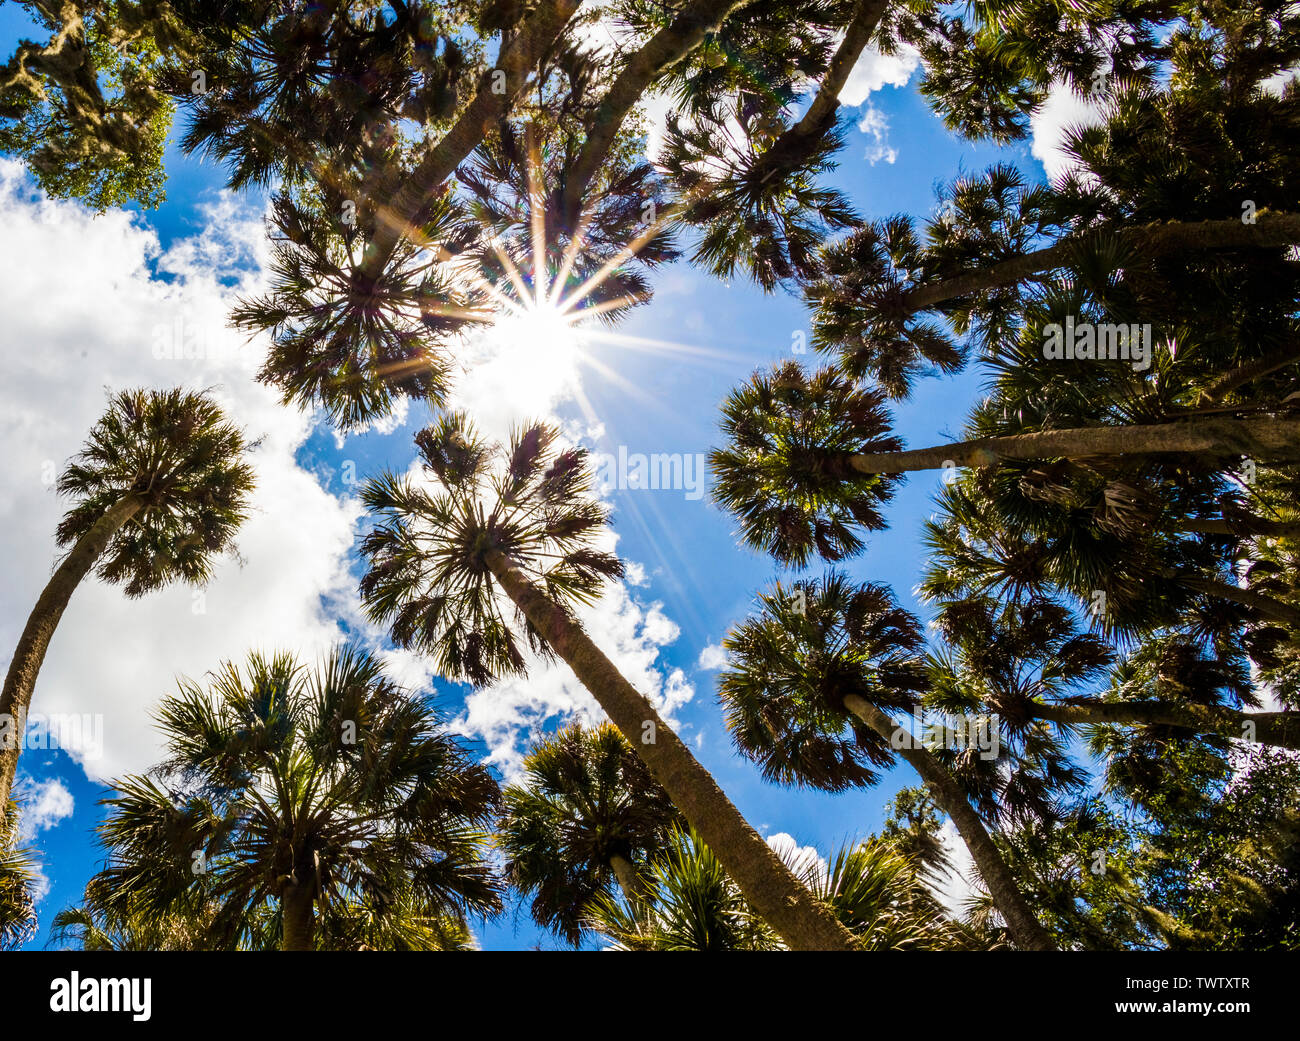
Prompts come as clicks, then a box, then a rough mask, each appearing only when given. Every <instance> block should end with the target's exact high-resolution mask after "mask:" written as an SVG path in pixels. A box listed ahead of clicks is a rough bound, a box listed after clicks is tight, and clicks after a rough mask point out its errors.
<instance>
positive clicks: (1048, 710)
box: [1029, 701, 1300, 749]
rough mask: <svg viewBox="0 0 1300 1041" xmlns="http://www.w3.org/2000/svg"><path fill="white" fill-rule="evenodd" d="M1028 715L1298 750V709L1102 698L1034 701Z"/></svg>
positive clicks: (1037, 717) (1299, 729)
mask: <svg viewBox="0 0 1300 1041" xmlns="http://www.w3.org/2000/svg"><path fill="white" fill-rule="evenodd" d="M1029 714H1030V715H1031V716H1033V717H1034V718H1035V719H1046V720H1050V721H1051V722H1053V723H1064V724H1066V725H1068V726H1079V725H1082V724H1086V723H1115V724H1118V725H1119V726H1126V725H1128V726H1151V725H1157V726H1172V727H1185V728H1186V729H1188V730H1193V731H1196V732H1197V733H1201V734H1222V735H1223V736H1225V737H1232V738H1236V739H1237V740H1239V741H1253V742H1256V743H1258V744H1261V745H1276V746H1277V747H1279V748H1296V749H1300V712H1240V711H1238V710H1237V709H1233V708H1228V707H1226V706H1222V705H1171V704H1169V703H1168V702H1162V701H1102V702H1097V703H1095V704H1091V705H1077V704H1076V705H1046V704H1035V705H1033V706H1032V707H1031V708H1030V710H1029ZM1252 735H1253V736H1252Z"/></svg>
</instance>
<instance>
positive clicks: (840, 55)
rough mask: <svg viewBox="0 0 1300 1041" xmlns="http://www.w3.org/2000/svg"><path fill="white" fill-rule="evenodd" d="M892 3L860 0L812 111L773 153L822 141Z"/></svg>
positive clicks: (782, 153)
mask: <svg viewBox="0 0 1300 1041" xmlns="http://www.w3.org/2000/svg"><path fill="white" fill-rule="evenodd" d="M888 6H889V0H859V2H858V6H857V10H855V11H854V13H853V18H852V20H851V21H850V22H849V24H848V27H847V28H846V29H845V30H844V38H843V39H842V40H841V41H840V45H839V47H838V48H837V49H836V51H835V55H834V57H832V58H831V63H830V65H829V66H828V67H827V69H826V74H825V75H824V76H823V77H822V80H821V83H820V84H819V85H818V87H817V95H816V97H814V98H813V102H812V104H811V105H809V106H808V111H807V112H805V113H804V114H803V117H802V118H801V119H800V120H799V122H797V123H796V124H795V125H794V126H792V127H790V129H788V130H786V131H785V132H784V133H782V134H781V135H780V136H779V137H777V139H776V141H774V142H773V144H772V148H771V149H770V150H769V151H770V153H772V154H774V155H778V156H781V157H786V156H790V155H797V154H799V152H800V148H801V145H802V146H806V144H807V143H808V142H810V141H817V140H820V139H821V138H822V137H823V136H824V135H825V134H826V132H827V131H828V130H830V129H831V127H833V126H834V125H835V119H836V116H837V115H838V114H839V110H840V91H842V90H843V89H844V84H845V83H847V82H848V79H849V75H850V73H852V72H853V69H854V67H855V66H856V65H857V64H858V59H859V58H861V57H862V52H863V51H864V50H866V48H867V44H868V43H870V42H871V34H872V33H874V32H875V31H876V26H877V25H879V24H880V18H881V16H882V15H883V14H884V13H885V8H886V7H888ZM762 162H763V158H762V157H760V159H759V163H760V164H761V163H762Z"/></svg>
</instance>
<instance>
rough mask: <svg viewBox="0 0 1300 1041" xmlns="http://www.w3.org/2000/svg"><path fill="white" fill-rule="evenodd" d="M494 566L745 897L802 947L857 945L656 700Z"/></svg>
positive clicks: (490, 561) (553, 609) (495, 553)
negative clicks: (674, 728) (701, 760)
mask: <svg viewBox="0 0 1300 1041" xmlns="http://www.w3.org/2000/svg"><path fill="white" fill-rule="evenodd" d="M486 563H487V565H488V567H489V568H490V569H491V571H492V574H493V576H494V577H495V578H496V579H497V581H498V582H499V583H500V584H501V588H502V589H504V590H505V592H506V595H507V596H509V597H510V599H511V600H512V601H513V602H514V604H515V606H516V607H518V608H519V610H520V611H521V612H522V613H523V615H524V617H525V618H527V619H528V621H529V622H530V623H532V625H533V628H534V629H536V630H537V632H539V633H540V634H541V635H542V637H543V639H545V640H546V642H547V643H548V644H549V645H550V647H551V649H552V650H553V651H554V652H555V653H556V654H557V655H559V656H560V657H561V658H563V659H564V661H565V662H566V663H567V664H568V665H569V667H570V668H571V669H572V670H573V672H574V674H575V675H576V676H577V677H578V679H579V681H581V683H582V685H583V686H584V687H586V688H587V690H589V691H590V692H591V694H592V696H593V697H595V699H596V701H597V702H599V703H600V707H601V708H603V709H604V710H605V712H606V714H607V715H608V716H609V718H610V719H611V720H612V721H613V722H614V725H615V726H617V727H618V728H619V730H621V731H622V732H623V736H624V737H626V738H627V740H628V741H629V742H630V743H631V745H632V747H633V748H635V749H636V751H637V753H638V754H639V755H640V756H641V758H642V759H643V760H644V761H645V764H646V766H647V767H648V768H649V769H650V773H651V774H652V775H653V776H654V778H655V780H657V781H658V782H659V783H660V784H661V785H663V787H664V790H665V791H667V792H668V795H669V797H670V798H671V799H672V800H673V802H674V803H675V804H676V806H677V808H678V809H679V810H681V811H682V815H683V816H684V817H685V818H686V820H687V821H688V822H689V823H690V824H691V826H692V827H694V828H695V830H696V831H697V832H699V834H700V836H701V838H703V840H704V841H705V843H707V844H708V846H709V848H710V849H712V850H713V852H714V853H715V854H717V857H718V860H719V861H720V862H721V863H722V866H723V867H724V868H725V869H726V871H727V873H728V874H729V875H730V876H731V877H732V879H734V880H735V882H736V884H737V885H738V886H739V887H740V891H741V892H742V893H743V894H744V895H745V898H746V899H747V900H748V901H749V902H750V904H752V905H753V907H754V909H755V910H756V911H757V912H758V913H759V914H760V915H761V916H762V917H763V918H764V919H765V920H766V921H767V923H768V924H769V925H771V926H772V928H773V929H775V930H776V931H777V933H779V934H780V936H781V937H782V939H784V940H785V942H786V943H787V944H788V945H789V946H790V947H791V948H792V949H794V950H834V951H848V950H853V949H855V946H856V945H855V943H854V939H853V935H852V934H851V933H850V932H849V931H848V930H847V929H845V928H844V927H843V926H842V925H841V924H840V923H839V922H838V921H837V920H836V918H835V916H834V915H833V914H832V913H831V911H830V910H829V908H827V907H826V906H825V905H824V904H822V903H820V902H819V901H817V900H816V899H815V898H814V897H813V895H812V893H810V892H809V891H808V889H807V888H806V887H804V886H803V885H801V884H800V882H799V881H798V879H796V878H795V877H794V875H792V874H791V873H790V871H789V869H788V868H787V867H786V866H785V865H784V864H782V863H781V860H780V858H779V857H777V855H776V854H775V853H774V852H773V851H772V849H771V848H770V847H769V846H768V844H767V843H766V842H764V841H763V840H762V838H760V837H759V834H758V832H756V831H755V830H754V829H753V828H751V827H750V826H749V824H748V823H747V822H746V820H745V818H744V817H742V816H741V815H740V811H739V810H737V809H736V807H735V806H734V805H732V803H731V800H729V799H728V798H727V796H726V795H725V794H724V793H723V791H722V789H721V788H719V787H718V785H717V782H715V781H714V780H713V777H712V776H711V775H710V774H709V772H708V771H707V770H705V769H704V767H703V766H701V765H700V763H699V761H698V760H697V759H696V758H695V757H694V756H693V755H691V753H690V750H689V749H688V748H687V747H686V745H684V744H683V743H682V741H681V739H680V738H678V736H677V735H676V734H675V733H673V731H672V730H671V729H670V728H669V727H668V726H667V724H665V723H664V721H663V720H662V719H660V718H659V714H658V713H657V712H655V710H654V707H653V706H652V705H651V704H650V702H649V701H648V700H647V699H646V698H645V696H644V695H642V694H641V693H640V692H639V691H637V690H636V688H635V687H633V686H632V684H630V683H628V681H627V680H626V679H624V678H623V675H622V674H621V673H620V672H619V671H618V669H617V668H616V667H615V666H614V664H613V662H611V661H610V660H609V659H608V658H607V657H606V656H605V655H604V654H603V653H602V652H601V650H600V648H599V647H597V646H596V645H595V644H594V643H593V642H592V641H591V638H590V637H589V636H587V634H586V633H585V632H584V631H583V629H582V627H581V626H580V625H578V624H577V623H576V622H575V621H573V619H571V618H570V617H569V616H568V614H567V613H566V612H565V611H564V609H563V608H561V607H560V606H559V605H558V604H556V603H555V601H553V600H552V599H551V598H550V597H548V596H547V595H546V594H545V593H544V592H542V591H541V590H540V589H538V588H536V587H535V586H534V585H533V584H532V583H531V582H530V581H529V580H528V579H527V578H526V577H525V576H524V575H522V574H521V573H520V572H518V571H517V570H515V568H514V567H512V566H511V564H510V562H509V561H508V560H507V559H506V557H505V555H504V554H502V553H501V551H500V550H492V551H491V552H489V553H488V555H487V558H486Z"/></svg>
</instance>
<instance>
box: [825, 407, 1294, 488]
mask: <svg viewBox="0 0 1300 1041" xmlns="http://www.w3.org/2000/svg"><path fill="white" fill-rule="evenodd" d="M1168 453H1178V454H1183V453H1187V454H1203V455H1210V456H1217V457H1226V456H1234V455H1247V456H1250V457H1251V458H1253V459H1261V460H1262V459H1270V458H1275V459H1296V458H1297V457H1300V420H1295V419H1278V418H1275V417H1272V416H1265V417H1253V418H1250V419H1226V418H1222V417H1216V418H1207V419H1199V420H1194V421H1190V422H1174V423H1151V424H1144V425H1138V426H1113V427H1109V426H1108V427H1079V428H1075V429H1071V430H1041V431H1037V432H1035V433H1031V434H1010V435H1007V436H1005V437H983V438H978V439H977V440H974V441H956V442H953V443H952V444H947V445H936V446H935V447H933V448H915V449H909V450H905V451H901V452H875V453H865V454H861V455H847V454H846V455H844V456H842V457H836V456H830V455H828V456H827V459H826V465H827V466H828V467H830V468H831V469H832V470H834V471H835V472H841V471H846V470H856V471H857V472H858V473H865V474H896V473H907V472H910V471H913V470H939V469H943V468H944V467H946V466H993V465H995V464H996V463H997V462H998V461H999V460H1000V459H1058V458H1064V459H1076V458H1080V457H1085V456H1113V455H1160V454H1168ZM846 475H847V474H846Z"/></svg>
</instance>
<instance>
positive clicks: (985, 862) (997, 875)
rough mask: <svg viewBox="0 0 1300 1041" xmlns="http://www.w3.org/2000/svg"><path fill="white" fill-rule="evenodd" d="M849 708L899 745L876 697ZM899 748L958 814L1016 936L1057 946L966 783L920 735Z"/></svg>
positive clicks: (851, 701) (1031, 946) (1026, 942)
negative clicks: (963, 785)
mask: <svg viewBox="0 0 1300 1041" xmlns="http://www.w3.org/2000/svg"><path fill="white" fill-rule="evenodd" d="M844 707H845V708H846V709H848V710H849V711H850V712H852V713H853V714H854V715H855V716H857V717H858V719H860V720H862V722H864V723H865V724H866V725H867V726H869V727H870V728H871V729H872V730H874V731H875V732H876V733H877V734H879V735H880V736H881V737H883V738H884V739H885V740H886V741H889V742H890V744H891V746H892V745H893V744H895V742H894V741H892V738H893V735H894V732H895V731H896V730H897V729H898V727H897V725H896V724H895V723H894V721H893V720H892V719H890V718H889V717H888V716H887V715H885V713H883V712H881V711H880V709H878V708H876V706H875V705H873V704H871V702H869V701H866V700H865V699H863V698H861V697H859V696H858V695H856V694H850V695H848V696H847V697H845V699H844ZM897 752H898V754H899V755H900V756H902V757H903V758H904V759H905V760H906V761H907V762H908V763H909V764H910V765H911V767H912V769H914V770H915V771H916V772H917V773H918V774H920V775H921V779H922V780H923V781H925V783H926V785H927V786H928V787H929V788H930V791H931V792H933V793H934V798H935V801H936V802H937V803H938V804H939V806H940V807H941V808H942V809H943V810H944V811H945V812H946V813H947V814H948V816H949V817H951V818H952V822H953V824H954V825H955V826H956V828H957V832H958V834H959V835H961V837H962V841H963V842H965V843H966V848H967V849H969V850H970V855H971V859H972V860H974V861H975V866H976V867H977V868H979V873H980V877H981V878H982V879H983V880H984V884H985V885H986V886H988V887H989V893H990V895H992V897H993V902H994V904H996V905H997V909H998V910H999V911H1000V912H1002V917H1003V918H1004V919H1005V920H1006V923H1007V931H1008V932H1009V933H1010V934H1011V938H1012V939H1013V940H1015V942H1016V944H1017V945H1018V946H1020V947H1023V948H1024V949H1026V950H1030V951H1054V950H1056V944H1054V943H1053V942H1052V938H1051V937H1050V936H1048V935H1047V930H1045V929H1044V928H1043V927H1042V926H1041V925H1040V924H1039V923H1038V919H1037V918H1035V917H1034V912H1033V911H1031V910H1030V909H1029V905H1028V904H1027V903H1025V898H1024V896H1023V895H1021V892H1020V887H1019V886H1018V885H1017V884H1016V878H1015V875H1013V874H1012V873H1011V868H1009V867H1008V866H1007V862H1006V861H1005V860H1004V859H1003V857H1002V854H1001V853H999V852H998V848H997V846H995V845H994V844H993V839H992V838H991V837H990V836H989V833H988V830H987V829H986V828H985V827H984V822H983V821H982V820H980V817H979V814H978V813H976V812H975V810H974V809H973V808H972V807H971V804H970V802H969V801H968V800H967V798H966V793H965V792H963V791H962V790H961V786H960V785H958V784H957V782H956V781H955V780H954V779H953V776H952V774H950V773H949V772H948V771H947V769H945V768H944V766H943V764H942V763H940V762H939V760H938V759H936V758H935V757H934V755H932V754H931V753H930V751H929V750H928V749H926V748H924V747H923V746H921V745H920V744H919V743H918V742H917V741H915V740H912V741H909V742H907V743H906V744H905V745H904V747H902V748H899V749H897Z"/></svg>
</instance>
